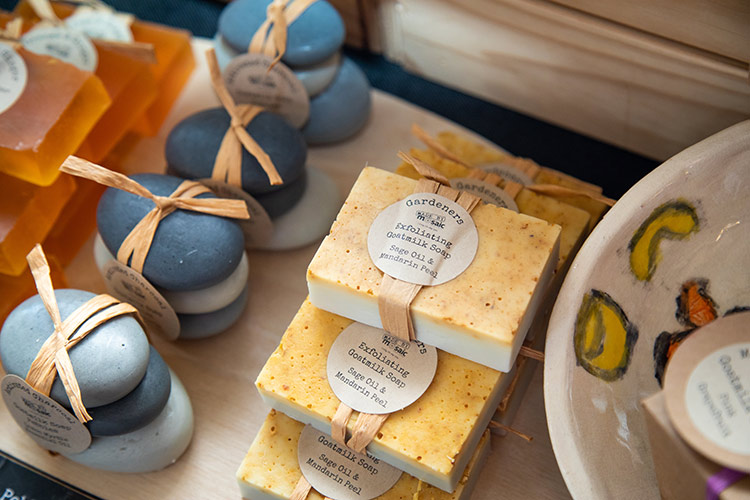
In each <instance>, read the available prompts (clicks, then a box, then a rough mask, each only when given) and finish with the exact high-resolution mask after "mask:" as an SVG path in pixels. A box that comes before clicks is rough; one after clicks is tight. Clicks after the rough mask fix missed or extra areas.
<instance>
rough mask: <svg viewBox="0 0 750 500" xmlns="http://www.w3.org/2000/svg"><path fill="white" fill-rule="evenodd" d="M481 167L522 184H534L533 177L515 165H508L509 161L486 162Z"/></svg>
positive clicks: (507, 179)
mask: <svg viewBox="0 0 750 500" xmlns="http://www.w3.org/2000/svg"><path fill="white" fill-rule="evenodd" d="M479 168H481V169H482V170H484V171H485V172H487V173H488V174H496V175H499V176H500V177H502V178H503V179H505V180H506V181H513V182H517V183H518V184H521V185H522V186H531V185H532V184H534V180H533V179H532V178H531V177H529V176H528V175H526V174H525V173H524V172H522V171H521V170H519V169H518V168H516V167H514V166H513V165H508V164H507V163H485V164H484V165H479Z"/></svg>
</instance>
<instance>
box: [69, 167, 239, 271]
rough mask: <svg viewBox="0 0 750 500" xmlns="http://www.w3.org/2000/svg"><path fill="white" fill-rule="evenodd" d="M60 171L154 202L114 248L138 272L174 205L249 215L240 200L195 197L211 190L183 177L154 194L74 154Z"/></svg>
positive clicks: (227, 214) (234, 215) (222, 214)
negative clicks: (166, 193)
mask: <svg viewBox="0 0 750 500" xmlns="http://www.w3.org/2000/svg"><path fill="white" fill-rule="evenodd" d="M60 171H61V172H65V173H68V174H71V175H75V176H78V177H83V178H84V179H90V180H93V181H95V182H98V183H99V184H103V185H105V186H108V187H113V188H116V189H121V190H123V191H127V192H128V193H131V194H135V195H138V196H141V197H143V198H148V199H149V200H151V201H153V202H154V205H155V207H154V208H153V209H152V210H151V211H150V212H149V213H148V214H146V216H145V217H143V219H141V221H140V222H139V223H138V224H136V226H135V227H134V228H133V229H132V230H131V231H130V234H128V236H127V237H126V238H125V240H124V241H123V242H122V244H121V245H120V248H119V249H118V251H117V260H118V261H120V262H122V263H123V264H125V265H128V261H130V267H131V268H133V269H135V270H136V271H138V272H139V273H141V272H143V265H144V263H145V262H146V256H147V255H148V252H149V249H150V248H151V243H152V242H153V240H154V234H155V233H156V228H157V227H158V226H159V222H160V221H161V220H162V219H164V217H166V216H167V215H169V214H171V213H172V212H174V211H175V210H177V209H182V210H190V211H193V212H200V213H203V214H208V215H216V216H218V217H231V218H234V219H249V218H250V214H249V213H248V211H247V205H246V204H245V202H244V201H241V200H227V199H223V198H201V199H199V198H196V196H198V195H201V194H204V193H210V192H211V190H210V189H209V188H207V187H206V186H204V185H203V184H200V183H198V182H194V181H183V182H182V183H181V184H180V185H179V186H178V187H177V189H175V190H174V191H173V192H172V194H170V195H169V196H157V195H155V194H153V193H151V191H149V190H148V189H146V188H145V187H143V186H141V185H140V184H138V183H137V182H136V181H134V180H132V179H130V178H129V177H127V176H125V175H123V174H120V173H117V172H112V171H111V170H107V169H106V168H104V167H100V166H99V165H96V164H94V163H91V162H89V161H86V160H83V159H81V158H77V157H75V156H69V157H68V158H67V159H66V160H65V161H64V162H63V164H62V165H61V166H60Z"/></svg>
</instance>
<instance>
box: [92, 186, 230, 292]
mask: <svg viewBox="0 0 750 500" xmlns="http://www.w3.org/2000/svg"><path fill="white" fill-rule="evenodd" d="M132 179H133V180H135V181H136V182H138V183H140V184H142V185H143V186H144V187H146V188H147V189H148V190H149V191H151V192H152V193H153V194H155V195H159V196H169V195H170V194H171V193H172V192H173V191H174V190H175V189H176V188H177V186H179V185H180V183H181V182H182V181H183V180H182V179H179V178H176V177H171V176H166V175H158V174H139V175H134V176H132ZM198 198H215V196H214V195H213V194H211V193H206V194H202V195H199V196H198ZM153 208H154V203H153V202H152V201H151V200H149V199H147V198H143V197H140V196H136V195H133V194H130V193H127V192H125V191H121V190H118V189H113V188H109V189H107V190H106V191H105V192H104V194H103V195H102V198H101V200H100V202H99V207H98V209H97V214H96V216H97V227H98V229H99V234H100V235H101V237H102V240H103V241H104V244H105V245H106V246H107V249H108V250H109V251H110V252H111V253H112V254H113V255H116V254H117V250H118V248H119V247H120V244H121V243H122V241H123V240H124V239H125V237H126V236H127V235H128V234H129V233H130V231H131V230H132V229H133V228H134V227H135V226H136V224H137V223H138V222H139V221H140V220H141V219H142V218H143V217H144V216H145V215H146V214H147V213H148V212H149V211H150V210H152V209H153ZM243 252H244V237H243V234H242V230H241V229H240V227H239V226H238V225H237V223H236V222H234V221H233V220H230V219H226V218H222V217H216V216H213V215H207V214H201V213H198V212H192V211H188V210H177V211H175V212H173V213H171V214H170V215H168V216H167V217H165V218H164V219H162V221H161V222H160V223H159V226H158V228H157V229H156V233H155V235H154V240H153V242H152V244H151V248H150V250H149V253H148V256H147V257H146V261H145V264H144V267H143V275H144V276H145V277H146V279H148V280H149V281H150V282H151V283H152V284H153V285H154V286H156V287H159V288H164V289H167V290H197V289H201V288H206V287H209V286H211V285H214V284H216V283H218V282H220V281H222V280H224V279H226V278H227V277H229V275H230V274H232V272H233V271H234V270H235V268H236V267H237V266H238V265H239V263H240V260H241V258H242V254H243Z"/></svg>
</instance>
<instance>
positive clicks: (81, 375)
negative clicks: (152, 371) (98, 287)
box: [0, 289, 149, 408]
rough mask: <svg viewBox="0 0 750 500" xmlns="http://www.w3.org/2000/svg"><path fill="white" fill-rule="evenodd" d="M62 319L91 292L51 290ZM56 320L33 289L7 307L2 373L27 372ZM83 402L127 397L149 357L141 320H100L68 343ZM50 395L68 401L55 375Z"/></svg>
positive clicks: (0, 347) (0, 345)
mask: <svg viewBox="0 0 750 500" xmlns="http://www.w3.org/2000/svg"><path fill="white" fill-rule="evenodd" d="M55 297H56V298H57V304H58V307H59V309H60V315H61V317H62V319H63V320H65V318H67V317H68V316H70V315H71V314H72V313H73V311H75V310H76V309H77V308H78V307H80V306H82V305H83V304H84V303H86V302H87V301H88V300H89V299H91V298H93V297H95V294H93V293H91V292H86V291H82V290H72V289H61V290H55ZM53 332H54V325H53V324H52V319H51V318H50V315H49V313H48V312H47V310H46V309H45V307H44V304H43V303H42V299H41V298H40V297H39V296H38V295H35V296H33V297H31V298H29V299H27V300H25V301H24V302H23V303H21V305H19V306H18V307H16V308H15V309H14V310H13V312H11V313H10V315H9V316H8V318H7V319H6V320H5V323H4V324H3V327H2V330H0V359H2V363H3V368H4V369H5V371H6V373H9V374H14V375H18V376H19V377H26V374H27V373H28V371H29V368H30V367H31V363H32V362H33V361H34V358H36V355H37V353H38V352H39V349H40V348H41V347H42V344H43V343H44V341H45V340H46V339H47V337H49V336H50V335H51V334H52V333H53ZM68 355H69V356H70V361H71V363H72V365H73V370H74V372H75V375H76V380H77V381H78V385H79V386H80V389H81V398H82V400H83V404H84V405H85V406H86V407H87V408H88V407H92V408H93V407H97V406H102V405H107V404H110V403H113V402H115V401H117V400H118V399H121V398H123V397H125V396H126V395H127V394H128V393H130V392H131V391H133V389H135V387H136V386H137V385H138V384H139V383H140V382H141V380H142V379H143V377H144V375H145V374H146V369H147V367H148V362H149V345H148V339H147V338H146V334H145V333H144V331H143V329H142V328H141V325H140V324H139V323H138V321H136V319H135V318H133V317H131V316H120V317H117V318H114V319H111V320H109V321H107V322H106V323H104V324H102V325H100V326H98V327H97V328H96V329H94V330H93V331H92V332H91V333H89V334H88V335H87V336H86V338H84V339H83V340H81V341H80V342H79V343H78V344H77V345H75V346H74V347H72V348H71V349H69V351H68ZM50 396H51V397H52V399H54V400H55V401H57V402H58V403H60V404H62V405H64V406H68V407H69V401H68V396H67V394H66V393H65V388H64V387H63V384H62V382H61V381H60V378H59V377H56V378H55V381H54V383H53V384H52V390H51V392H50Z"/></svg>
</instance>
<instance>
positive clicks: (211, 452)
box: [0, 40, 569, 500]
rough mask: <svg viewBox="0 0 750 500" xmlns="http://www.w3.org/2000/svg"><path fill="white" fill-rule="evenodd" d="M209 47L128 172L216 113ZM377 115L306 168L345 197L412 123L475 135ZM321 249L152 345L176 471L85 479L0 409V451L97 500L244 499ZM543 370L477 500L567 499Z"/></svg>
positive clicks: (379, 108) (199, 53)
mask: <svg viewBox="0 0 750 500" xmlns="http://www.w3.org/2000/svg"><path fill="white" fill-rule="evenodd" d="M208 46H209V42H207V41H204V40H197V41H196V42H195V43H194V50H195V52H196V61H198V67H197V69H196V71H195V73H194V74H193V77H192V78H191V80H190V81H189V83H188V85H187V87H186V88H185V90H184V91H183V94H182V95H181V96H180V98H179V100H178V101H177V103H176V104H175V108H174V109H173V110H172V112H171V114H170V116H169V117H168V118H167V120H166V122H165V124H164V126H163V128H162V130H161V131H160V133H159V134H158V135H157V136H156V137H154V138H148V139H142V140H140V141H139V142H138V143H136V144H134V145H133V147H132V148H131V149H130V150H129V151H128V154H127V155H126V156H125V157H124V158H125V160H124V163H125V166H126V167H127V168H128V171H129V172H145V171H149V172H161V171H163V169H164V164H165V160H164V153H163V148H164V141H165V138H166V135H167V133H168V131H169V130H171V128H172V127H173V126H174V125H175V124H176V123H177V122H178V121H179V120H180V119H181V118H183V117H185V116H186V115H188V114H191V113H193V112H195V111H197V110H199V109H204V108H207V107H212V106H215V105H218V101H216V99H215V97H214V94H213V91H212V90H211V89H210V84H209V79H208V76H207V71H206V67H205V62H204V56H203V52H204V51H205V49H206V48H207V47H208ZM372 96H373V112H372V116H371V118H370V121H369V123H368V124H367V126H366V128H365V129H364V130H363V131H362V132H361V133H359V134H358V135H357V136H356V137H355V138H353V139H352V140H350V141H348V142H345V143H342V144H338V145H334V146H330V147H319V148H312V149H310V151H309V156H308V163H309V164H310V165H315V166H316V167H318V168H319V169H321V170H323V171H325V172H327V173H329V174H330V175H332V176H333V177H334V178H335V180H336V183H337V185H338V187H339V190H340V193H341V195H342V200H343V197H344V196H345V195H346V193H348V192H349V189H350V188H351V186H352V184H353V183H354V180H355V178H356V176H357V175H358V174H359V171H360V170H361V168H362V167H363V166H364V165H365V164H366V163H368V164H370V165H374V166H378V167H381V168H385V169H389V170H394V169H395V168H396V166H397V165H398V164H399V160H398V159H397V158H396V152H397V151H398V150H399V149H403V150H408V149H409V148H410V147H412V146H417V145H418V141H417V140H416V139H414V138H413V137H412V136H411V134H410V132H409V129H410V126H411V124H412V123H417V124H419V125H420V126H422V127H423V128H424V129H425V130H427V131H429V132H431V133H435V132H438V131H441V130H454V131H457V132H460V133H464V134H468V135H473V134H471V132H469V131H467V130H464V129H461V128H460V127H458V126H456V125H455V124H452V123H450V122H447V121H446V120H444V119H442V118H440V117H438V116H436V115H434V114H431V113H429V112H427V111H425V110H422V109H419V108H417V107H415V106H412V105H410V104H408V103H406V102H404V101H401V100H399V99H396V98H394V97H391V96H389V95H386V94H383V93H380V92H378V91H373V95H372ZM317 247H318V243H315V244H312V245H310V246H308V247H306V248H302V249H299V250H295V251H289V252H277V253H273V252H253V253H252V254H251V255H250V294H249V300H248V306H247V309H246V311H245V312H244V314H243V315H242V317H241V319H240V320H239V322H238V324H237V325H235V326H234V327H233V328H232V329H230V330H228V331H226V332H224V333H222V334H220V335H218V336H216V337H213V338H210V339H206V340H194V341H178V342H169V341H165V340H163V339H160V338H152V339H151V340H152V342H153V344H154V345H155V347H156V348H157V349H158V351H159V352H160V353H161V355H162V356H163V357H164V359H165V360H166V361H167V363H168V364H169V365H170V366H171V368H172V369H173V370H174V371H175V372H176V373H177V375H178V376H179V377H180V379H181V380H182V382H183V384H184V385H185V387H186V388H187V391H188V393H189V394H190V397H191V399H192V403H193V409H194V412H195V434H194V437H193V441H192V443H191V445H190V447H189V448H188V450H187V451H186V452H185V454H184V455H183V456H182V457H181V459H180V460H179V461H178V462H177V463H175V464H174V465H172V466H170V467H167V468H166V469H164V470H162V471H159V472H153V473H149V474H138V475H132V474H116V473H109V472H100V471H94V470H92V469H88V468H86V467H83V466H80V465H78V464H76V463H73V462H71V461H69V460H67V459H65V458H63V457H61V456H52V455H50V454H49V453H48V452H47V451H45V450H43V449H41V448H39V447H38V446H37V445H36V444H34V442H33V441H32V440H31V439H30V438H29V437H28V436H26V435H25V434H24V433H23V432H21V430H20V429H19V428H18V426H17V425H16V424H15V422H14V421H13V420H12V418H11V417H10V415H9V414H8V412H7V410H6V408H5V406H4V405H0V428H2V429H3V432H2V433H0V449H1V450H3V451H6V452H8V453H10V454H12V455H13V456H15V457H17V458H19V459H20V460H23V461H25V462H28V463H29V464H31V465H33V466H35V467H38V468H39V469H41V470H43V471H45V472H47V473H49V474H51V475H53V476H55V477H58V478H60V479H62V480H64V481H67V482H69V483H71V484H73V485H75V486H77V487H80V488H82V489H84V490H86V491H88V492H90V493H92V494H94V495H98V496H100V497H103V498H108V499H116V498H149V499H156V498H159V499H188V498H211V499H213V498H223V499H224V498H230V499H231V498H240V495H239V490H238V487H237V484H236V480H235V471H236V470H237V467H238V466H239V464H240V462H241V460H242V459H243V457H244V456H245V453H246V451H247V449H248V448H249V447H250V443H251V442H252V440H253V438H254V437H255V433H256V432H257V430H258V429H259V428H260V425H261V423H262V421H263V419H264V418H265V416H266V413H267V412H268V408H267V407H266V406H265V405H264V404H263V402H262V401H261V399H260V396H259V395H258V392H257V391H256V389H255V387H254V384H253V382H254V381H255V377H256V376H257V374H258V372H259V371H260V369H261V367H262V366H263V364H264V363H265V361H266V358H267V357H268V356H269V355H270V354H271V352H272V351H273V350H274V349H275V348H276V346H277V344H278V342H279V339H280V338H281V335H282V334H283V333H284V330H285V329H286V327H287V325H288V324H289V322H290V321H291V319H292V317H293V316H294V314H295V313H296V311H297V309H298V308H299V306H300V305H301V303H302V301H303V300H304V299H305V296H306V294H307V285H306V282H305V271H306V269H307V265H308V263H309V262H310V260H311V258H312V256H313V254H314V253H315V250H316V249H317ZM92 248H93V238H91V239H90V240H89V242H88V243H87V244H86V245H85V246H84V248H83V249H82V250H81V252H80V253H79V255H78V256H77V257H76V258H75V260H74V261H73V262H72V263H71V265H70V266H69V267H68V269H67V273H68V276H69V278H70V285H71V287H74V288H80V289H85V290H91V291H94V292H104V291H105V288H104V283H103V281H102V279H101V277H100V276H99V273H98V272H97V270H96V267H95V265H94V259H93V253H92ZM541 374H542V370H536V373H535V376H534V378H533V381H532V384H531V387H530V389H529V394H528V396H527V397H526V399H525V401H524V403H523V405H521V408H520V411H519V413H518V415H517V417H516V419H515V424H514V427H515V428H517V429H518V430H519V431H522V432H524V433H526V434H529V435H531V436H533V437H534V438H535V439H534V441H533V442H532V443H527V442H526V441H524V440H522V439H520V438H517V437H515V436H513V435H508V436H505V437H503V436H498V435H493V437H492V441H493V442H492V446H493V451H492V453H491V455H490V457H489V459H488V462H487V465H486V467H485V469H484V470H483V471H482V475H481V478H480V481H479V484H478V486H477V490H476V492H475V493H474V496H473V498H474V499H477V500H480V499H491V498H497V493H498V492H499V491H502V492H503V497H504V498H535V499H548V498H569V495H568V492H567V489H566V488H565V484H564V482H563V480H562V477H561V475H560V472H559V469H558V467H557V463H556V462H555V457H554V454H553V452H552V447H551V445H550V441H549V435H548V432H547V426H546V420H545V416H544V407H543V404H544V403H543V395H542V377H541Z"/></svg>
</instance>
